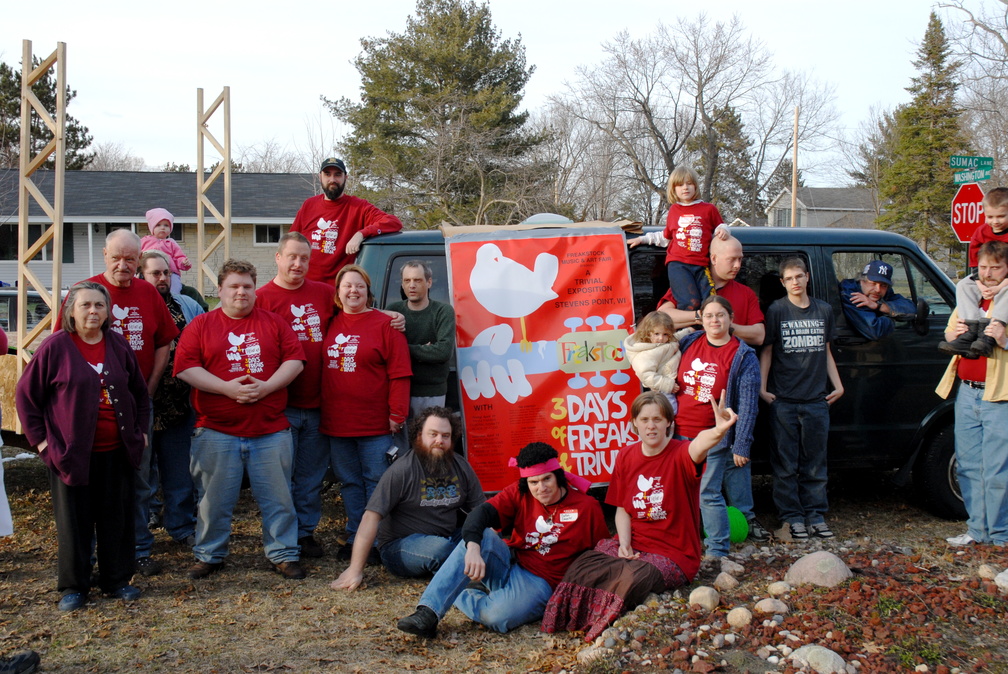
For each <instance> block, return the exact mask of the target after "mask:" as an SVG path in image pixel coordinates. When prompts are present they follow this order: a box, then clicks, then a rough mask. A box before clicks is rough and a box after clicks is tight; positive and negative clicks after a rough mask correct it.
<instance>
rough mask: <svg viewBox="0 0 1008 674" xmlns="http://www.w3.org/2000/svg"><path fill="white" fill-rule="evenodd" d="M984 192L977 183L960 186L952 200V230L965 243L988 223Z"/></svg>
mask: <svg viewBox="0 0 1008 674" xmlns="http://www.w3.org/2000/svg"><path fill="white" fill-rule="evenodd" d="M983 198H984V193H983V190H981V189H980V186H979V185H977V184H976V183H966V184H965V185H960V186H959V191H958V192H956V195H955V197H954V198H953V199H952V217H951V220H950V222H951V223H952V230H953V231H954V232H955V234H956V236H957V237H959V240H960V241H962V242H963V243H968V242H969V240H970V239H971V238H972V237H973V232H975V231H976V228H977V227H979V226H980V225H982V224H984V222H986V220H985V218H984V211H983Z"/></svg>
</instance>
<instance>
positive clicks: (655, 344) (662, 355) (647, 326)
mask: <svg viewBox="0 0 1008 674" xmlns="http://www.w3.org/2000/svg"><path fill="white" fill-rule="evenodd" d="M691 332H693V328H684V329H682V330H680V331H679V332H676V330H675V325H674V324H673V323H672V317H671V316H669V315H668V314H665V313H662V312H661V311H652V312H651V313H649V314H648V315H647V316H645V317H644V318H642V319H641V320H640V323H638V324H637V330H636V331H635V332H634V333H633V334H632V335H630V336H629V337H627V338H626V340H624V342H623V348H624V350H625V351H626V355H627V360H629V361H630V367H632V368H633V370H634V372H636V373H637V378H638V379H640V382H641V384H643V385H644V386H645V387H647V388H649V389H651V390H652V391H658V392H660V393H664V394H665V396H666V397H667V398H668V399H669V402H671V403H672V409H673V410H674V411H677V412H678V405H677V404H676V399H675V392H676V391H678V390H679V385H678V384H677V383H676V374H677V373H678V371H679V360H680V358H681V357H682V354H681V353H680V352H679V338H680V337H682V336H683V335H687V334H689V333H691Z"/></svg>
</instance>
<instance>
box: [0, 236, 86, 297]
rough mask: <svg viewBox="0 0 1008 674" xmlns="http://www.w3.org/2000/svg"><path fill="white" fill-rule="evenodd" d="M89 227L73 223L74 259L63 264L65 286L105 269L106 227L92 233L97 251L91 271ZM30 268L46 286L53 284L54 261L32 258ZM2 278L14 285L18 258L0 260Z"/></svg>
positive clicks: (67, 286)
mask: <svg viewBox="0 0 1008 674" xmlns="http://www.w3.org/2000/svg"><path fill="white" fill-rule="evenodd" d="M88 227H89V225H87V224H84V223H74V225H73V251H74V261H73V262H72V263H64V264H63V281H62V285H63V287H64V288H69V287H70V286H72V285H73V284H74V283H77V282H78V281H82V280H84V279H86V278H88V277H89V276H93V275H94V274H97V273H98V272H100V271H101V270H102V269H104V266H105V263H104V262H103V261H102V244H103V243H104V241H105V234H104V227H101V230H102V231H101V233H98V234H94V233H93V234H92V236H93V238H94V241H95V250H96V251H97V253H96V255H95V257H94V272H91V271H90V269H91V266H90V264H89V261H90V258H89V255H88V240H87V232H88ZM91 229H92V232H93V231H94V228H93V227H91ZM28 268H29V269H31V270H32V272H34V273H35V274H36V275H37V276H38V278H39V281H41V282H42V284H43V285H45V287H46V288H49V287H51V286H52V262H50V261H48V260H32V261H31V262H29V263H28ZM0 279H2V280H3V281H4V283H9V284H11V285H14V281H15V280H17V261H16V260H0Z"/></svg>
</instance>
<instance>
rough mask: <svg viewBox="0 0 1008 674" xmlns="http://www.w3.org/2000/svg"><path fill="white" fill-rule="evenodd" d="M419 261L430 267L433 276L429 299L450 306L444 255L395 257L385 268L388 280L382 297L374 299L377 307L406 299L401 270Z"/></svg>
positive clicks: (446, 265)
mask: <svg viewBox="0 0 1008 674" xmlns="http://www.w3.org/2000/svg"><path fill="white" fill-rule="evenodd" d="M413 260H420V261H421V262H426V263H427V264H428V265H430V268H431V273H432V274H433V275H434V285H432V286H431V289H430V298H431V299H432V300H436V301H438V302H444V303H445V304H451V296H450V295H449V293H448V263H447V261H446V260H445V256H444V255H431V254H423V255H417V254H412V255H396V256H394V257H393V258H392V259H391V261H390V262H389V264H388V266H387V267H386V269H387V273H388V278H386V279H385V283H384V288H385V290H384V293H383V294H384V297H376V298H375V301H376V302H377V303H378V306H380V307H382V308H384V307H387V306H388V305H389V304H391V303H392V302H399V301H402V300H405V299H406V295H405V294H404V293H403V291H402V268H403V265H404V264H406V263H407V262H412V261H413Z"/></svg>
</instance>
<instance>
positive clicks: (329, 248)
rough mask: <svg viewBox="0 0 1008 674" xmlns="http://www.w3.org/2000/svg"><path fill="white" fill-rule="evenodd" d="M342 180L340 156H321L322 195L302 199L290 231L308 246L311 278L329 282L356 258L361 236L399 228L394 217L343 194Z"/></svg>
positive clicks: (342, 162)
mask: <svg viewBox="0 0 1008 674" xmlns="http://www.w3.org/2000/svg"><path fill="white" fill-rule="evenodd" d="M346 179H347V167H346V163H344V161H343V160H342V159H339V158H337V157H327V158H325V159H323V160H322V164H321V166H319V183H320V184H321V185H322V194H317V195H315V196H314V197H309V198H308V199H306V200H305V202H304V204H302V205H301V209H300V210H299V211H298V213H297V216H296V217H295V218H294V224H293V225H291V228H290V231H292V232H299V233H300V234H302V235H304V237H305V238H306V239H308V244H309V245H310V246H311V266H310V267H308V279H309V280H311V281H322V282H324V283H328V284H329V285H333V284H334V283H335V281H336V273H337V272H338V271H339V270H340V269H342V268H343V266H344V265H347V264H352V263H353V261H354V260H355V259H356V258H357V252H358V251H359V250H360V246H361V242H362V241H364V239H366V238H369V237H372V236H377V235H379V234H382V233H387V232H398V231H399V230H400V229H402V222H400V221H399V218H397V217H396V216H394V215H391V214H389V213H385V212H384V211H382V210H380V209H378V208H377V207H375V206H374V205H372V204H370V203H369V202H367V201H365V200H364V199H361V198H359V197H354V196H351V195H349V194H344V192H343V190H344V188H345V187H346Z"/></svg>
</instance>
